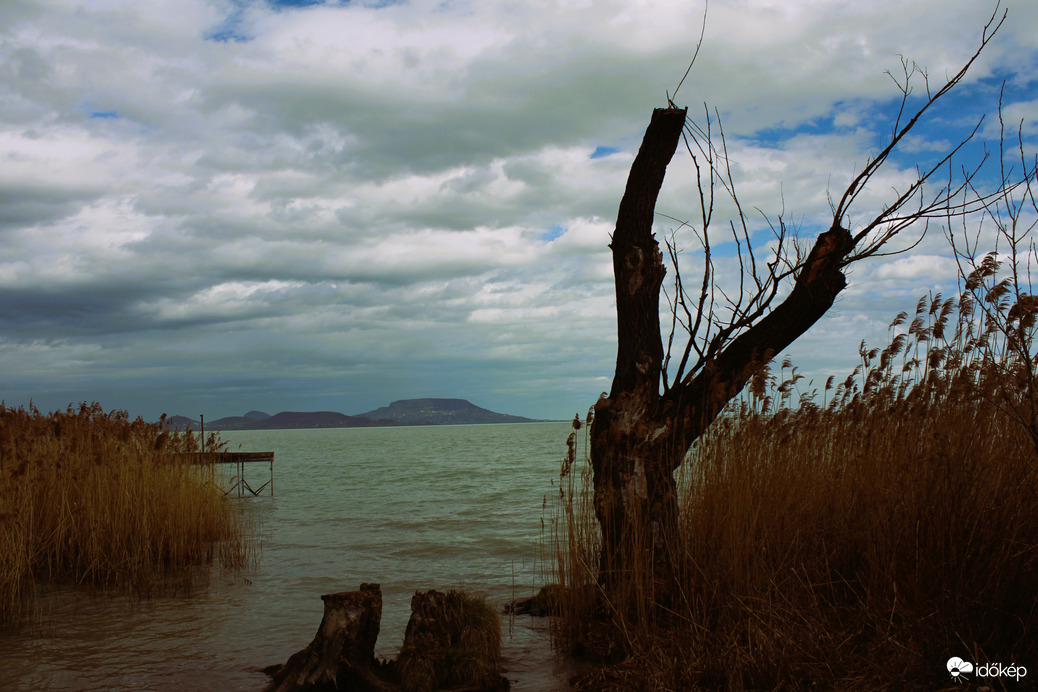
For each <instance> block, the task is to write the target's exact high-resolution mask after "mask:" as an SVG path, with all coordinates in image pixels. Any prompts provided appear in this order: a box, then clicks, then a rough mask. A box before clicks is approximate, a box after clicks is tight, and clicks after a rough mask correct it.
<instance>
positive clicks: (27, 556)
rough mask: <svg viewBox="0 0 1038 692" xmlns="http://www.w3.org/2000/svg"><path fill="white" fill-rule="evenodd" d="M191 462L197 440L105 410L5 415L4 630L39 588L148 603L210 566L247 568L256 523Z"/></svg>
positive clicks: (0, 611)
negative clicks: (174, 578)
mask: <svg viewBox="0 0 1038 692" xmlns="http://www.w3.org/2000/svg"><path fill="white" fill-rule="evenodd" d="M195 451H197V442H196V440H195V438H194V436H193V435H190V434H184V433H177V432H171V431H168V430H165V429H164V428H163V426H162V425H161V424H154V423H146V422H144V421H143V420H141V419H139V418H138V419H137V420H135V421H130V420H129V418H128V416H127V414H126V413H123V412H112V413H105V412H104V411H103V410H102V409H101V408H100V406H99V405H98V404H93V405H88V404H83V405H81V406H80V407H79V408H78V409H74V408H73V407H71V406H70V407H69V408H68V410H67V411H64V412H55V413H51V414H49V415H44V414H41V413H40V412H39V411H38V410H37V409H35V408H34V407H32V406H30V408H29V409H28V410H26V409H24V408H17V409H14V408H8V407H6V406H4V405H3V404H0V625H4V624H9V623H10V622H12V621H14V620H16V619H18V618H19V617H20V615H21V614H22V613H23V610H24V608H23V607H24V606H25V597H26V596H27V595H28V594H30V593H31V592H32V587H33V584H34V583H36V582H38V581H43V582H49V583H73V584H92V585H98V586H115V585H120V586H129V587H130V588H131V589H133V590H134V591H135V592H147V591H149V590H151V589H152V588H154V587H155V586H156V585H157V584H158V583H159V582H160V581H161V579H162V578H163V577H165V576H168V575H175V574H177V573H178V572H182V571H183V570H185V569H186V568H188V567H191V566H196V565H208V564H211V563H212V562H213V560H214V559H218V560H219V561H220V562H221V563H222V564H224V565H227V566H229V567H233V568H238V567H241V566H243V565H244V564H245V561H246V558H247V553H248V545H247V536H248V524H249V521H250V520H249V518H248V517H247V516H245V515H244V514H243V509H242V508H241V507H240V506H239V504H238V503H233V502H229V501H227V500H226V499H225V498H224V497H223V492H222V491H221V490H220V489H219V488H218V487H217V486H216V485H214V484H213V483H212V482H211V481H212V480H213V474H214V468H213V464H212V463H209V464H197V463H193V462H194V460H195V459H196V458H197V457H196V456H195V455H187V454H186V453H191V452H195Z"/></svg>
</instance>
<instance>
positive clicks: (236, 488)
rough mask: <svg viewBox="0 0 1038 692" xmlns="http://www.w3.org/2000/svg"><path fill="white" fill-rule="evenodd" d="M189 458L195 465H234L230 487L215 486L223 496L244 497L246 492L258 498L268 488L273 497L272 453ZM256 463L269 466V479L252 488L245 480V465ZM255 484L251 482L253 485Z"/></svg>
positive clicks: (219, 453) (211, 455)
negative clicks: (235, 495) (221, 491)
mask: <svg viewBox="0 0 1038 692" xmlns="http://www.w3.org/2000/svg"><path fill="white" fill-rule="evenodd" d="M190 456H192V457H194V459H193V461H194V463H196V464H234V467H235V468H234V475H233V476H231V485H230V487H227V488H225V487H223V485H222V484H217V485H218V486H219V488H220V489H221V490H223V494H224V495H231V494H234V493H237V496H238V497H245V494H246V493H247V492H248V493H252V495H253V496H258V495H259V494H260V493H262V492H263V491H264V490H265V489H266V488H270V496H271V497H274V452H196V453H194V454H191V455H190ZM256 463H263V464H269V468H270V477H269V478H268V479H267V481H266V482H265V483H264V484H263V485H261V486H259V487H258V488H253V487H252V485H250V484H249V482H248V481H247V480H246V479H245V465H246V464H256ZM255 482H256V481H255V480H253V483H255Z"/></svg>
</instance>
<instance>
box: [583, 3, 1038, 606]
mask: <svg viewBox="0 0 1038 692" xmlns="http://www.w3.org/2000/svg"><path fill="white" fill-rule="evenodd" d="M1005 16H1006V15H1005V13H1004V12H1002V13H1001V14H999V8H998V7H997V6H996V8H995V11H994V13H993V14H992V16H991V18H990V19H989V21H988V22H987V24H985V26H984V29H983V31H982V33H981V40H980V46H979V47H978V49H977V50H976V52H975V53H974V54H973V55H972V57H970V58H969V60H967V61H966V63H965V65H964V66H963V67H962V69H961V70H959V72H957V73H956V74H955V75H953V76H952V77H951V78H950V79H949V80H948V81H947V83H946V84H944V86H942V87H941V88H940V89H937V90H936V91H931V89H930V84H929V80H928V78H927V75H926V73H925V71H922V70H920V69H919V68H918V67H916V66H915V65H914V64H913V63H910V62H907V61H905V60H902V70H903V73H899V74H897V75H893V74H891V77H892V78H893V79H894V82H895V83H896V84H897V86H898V88H899V89H900V92H901V109H900V111H899V113H898V116H897V118H896V120H895V122H894V123H893V127H892V130H891V133H892V134H891V136H890V139H889V141H888V142H887V144H886V146H885V147H884V148H883V149H882V150H881V151H879V153H877V154H876V155H875V156H873V157H872V158H871V159H869V160H868V161H867V162H866V164H865V166H864V167H863V169H862V170H861V172H860V173H858V174H857V175H856V176H855V177H854V179H853V180H852V181H851V182H850V184H849V185H848V186H847V188H846V190H844V191H843V193H842V194H841V195H840V196H839V197H838V198H836V197H831V198H830V206H831V210H832V223H831V226H830V228H829V229H828V230H827V231H825V232H823V233H821V234H820V235H819V236H818V237H817V238H816V239H815V241H814V243H813V245H812V246H811V247H810V248H808V247H805V246H802V245H800V244H799V243H798V242H797V240H796V238H794V237H792V234H791V233H790V232H789V231H788V229H787V226H786V224H785V222H784V221H783V219H782V218H781V217H779V218H778V220H777V222H772V223H771V228H772V231H773V233H774V237H773V238H771V239H769V240H770V241H771V242H772V243H773V248H776V249H774V250H773V251H771V252H769V255H768V257H767V258H766V261H762V258H761V257H759V256H758V254H759V253H758V252H757V251H756V250H755V248H754V244H753V242H751V235H752V234H751V231H750V224H749V222H748V220H747V217H746V215H745V214H744V213H743V211H742V206H741V204H740V203H739V199H738V196H737V194H736V189H735V180H734V177H733V175H732V173H731V170H730V169H729V165H728V153H727V150H726V144H725V138H724V132H723V130H722V129H721V128H720V124H719V123H720V121H719V118H718V117H717V116H716V115H714V116H712V115H711V114H710V112H709V111H707V112H706V116H705V125H703V126H700V125H696V124H695V123H694V122H692V121H690V120H689V119H688V117H687V110H686V109H682V108H677V107H676V106H674V103H673V101H672V100H670V99H668V101H669V106H668V107H667V108H658V109H656V110H654V111H653V114H652V118H651V120H650V122H649V126H648V128H647V129H646V131H645V135H644V138H643V140H642V144H641V147H640V149H639V151H638V154H637V156H636V158H635V160H634V162H633V164H632V166H631V170H630V173H629V177H628V180H627V186H626V189H625V191H624V195H623V198H622V200H621V202H620V207H619V211H618V213H617V221H616V229H615V232H614V233H613V235H612V242H611V243H610V248H611V250H612V257H613V272H614V279H615V286H616V310H617V331H618V347H617V359H616V370H615V372H614V375H613V381H612V387H611V389H610V391H609V393H608V395H603V396H602V397H601V398H600V399H599V400H598V402H597V403H596V404H595V405H594V414H593V422H592V424H591V429H590V449H589V452H590V460H591V466H592V471H593V480H594V508H595V513H596V517H597V519H598V521H599V524H600V528H601V539H602V540H601V546H600V553H599V561H598V580H599V584H600V586H601V587H602V588H603V590H604V592H605V594H606V595H607V596H608V597H609V598H610V599H611V600H612V601H613V602H614V603H626V604H628V605H630V604H631V603H632V602H633V601H638V600H639V599H637V598H636V599H633V600H632V593H630V591H635V592H636V593H637V594H638V595H639V596H640V597H641V599H640V601H639V603H640V604H641V605H644V603H645V602H648V603H650V604H655V605H656V606H657V608H653V610H654V611H658V610H659V609H660V608H662V609H664V610H666V609H668V608H670V607H671V606H673V605H676V604H677V603H676V601H675V599H678V598H680V597H681V594H679V593H676V591H677V584H678V583H680V579H679V578H678V577H679V575H678V574H676V570H677V569H679V568H680V567H679V565H680V564H681V561H680V560H679V559H677V558H678V556H679V555H680V552H681V540H680V535H679V531H678V504H677V495H676V488H675V479H674V471H675V470H676V469H677V468H678V466H679V465H680V464H681V462H682V460H683V459H684V458H685V456H686V454H687V453H688V450H689V448H690V447H691V446H692V444H693V443H694V442H695V441H696V439H697V438H699V437H700V435H702V434H703V432H704V431H705V430H706V428H707V427H708V426H709V425H710V423H711V422H712V421H713V420H714V419H715V418H717V416H718V415H719V414H720V413H721V411H722V410H723V409H724V408H725V406H726V405H727V403H728V402H729V401H730V400H731V399H733V398H734V397H735V396H736V395H738V393H739V392H740V391H741V390H742V389H743V387H744V386H745V385H746V384H747V382H748V381H749V380H750V379H751V377H752V376H753V375H754V374H755V373H756V372H758V371H759V369H760V367H761V366H762V365H763V364H764V363H766V362H767V361H769V360H770V359H771V358H773V357H774V356H775V355H776V354H778V353H779V352H780V351H782V350H783V349H785V348H786V347H787V346H789V345H790V344H791V343H793V341H794V340H796V339H797V338H798V337H799V336H801V335H802V334H804V333H805V332H806V331H808V329H810V328H811V326H812V325H814V324H815V323H816V322H817V321H818V320H819V319H820V318H821V317H822V316H823V315H825V313H826V312H827V311H828V310H829V309H830V308H831V307H832V305H833V301H834V300H835V298H836V296H837V295H838V294H839V293H840V292H841V291H842V290H843V289H844V288H845V287H846V286H847V279H846V276H845V274H844V270H845V269H846V268H847V267H848V266H849V265H851V264H853V263H855V262H858V261H860V260H863V259H866V258H868V257H872V256H876V255H880V254H891V252H892V251H891V250H890V249H888V248H886V246H887V244H888V242H889V241H890V240H891V239H893V238H895V237H896V236H898V235H899V234H900V233H901V232H902V231H904V230H905V229H908V228H910V227H911V228H912V229H913V230H912V232H913V233H915V232H917V230H918V233H919V234H920V237H919V239H921V236H922V234H923V233H925V230H926V226H927V225H928V223H929V221H930V220H931V219H937V218H941V219H944V220H946V221H947V220H948V217H949V216H966V215H970V214H972V213H974V212H977V211H982V210H983V209H984V208H985V204H986V203H987V202H988V201H989V200H990V199H992V197H993V196H997V195H998V194H1000V191H996V192H994V193H990V194H986V193H981V192H978V188H979V187H980V185H979V183H978V182H977V176H978V173H979V171H980V165H978V166H976V167H974V168H971V169H964V170H963V171H962V175H961V177H960V176H956V177H955V178H953V177H952V176H951V175H950V172H951V171H952V160H953V157H955V156H956V154H958V153H959V152H960V151H961V150H962V148H963V147H964V146H965V145H966V144H967V142H968V141H970V139H972V138H973V136H974V135H975V134H976V133H977V131H978V130H979V128H980V122H978V123H977V125H976V127H975V128H974V129H973V131H972V132H971V133H970V134H969V135H968V136H967V137H965V138H964V139H963V140H962V141H961V142H959V144H958V145H956V146H954V147H952V148H951V149H950V150H949V151H948V152H947V153H946V155H944V156H943V157H942V158H941V159H940V160H939V161H937V162H936V163H934V164H933V165H931V166H928V167H926V168H922V169H917V170H918V176H917V178H916V179H915V180H914V181H913V182H912V183H911V184H909V185H908V187H907V188H906V189H904V190H903V191H898V190H895V191H894V193H893V194H894V199H893V200H892V201H891V202H890V203H889V204H888V205H887V206H886V207H885V208H883V209H882V210H881V211H880V212H879V213H878V214H876V215H875V216H874V217H872V218H871V219H867V220H866V222H865V223H863V224H861V225H860V226H852V224H851V223H850V221H849V219H848V215H849V211H850V209H851V207H852V206H853V205H854V203H855V202H856V201H857V200H858V199H859V197H860V196H861V194H862V192H863V190H865V189H866V188H867V187H868V186H869V184H870V183H871V182H872V181H873V179H874V178H875V177H876V175H877V173H878V172H879V171H880V169H881V167H882V166H883V165H884V164H885V163H886V162H887V161H888V159H889V158H890V156H891V154H892V153H893V152H894V151H895V150H896V149H897V148H898V146H899V145H900V144H902V143H903V142H904V140H905V138H906V137H907V136H908V135H909V133H911V132H912V131H913V129H914V128H915V127H916V125H917V124H918V123H919V122H920V120H921V119H922V118H923V117H924V116H925V115H926V114H927V112H928V111H930V110H931V109H932V108H933V106H934V105H935V104H936V103H937V102H938V101H940V100H941V99H942V97H944V96H945V95H946V94H948V92H950V91H951V90H952V89H953V88H955V87H956V86H957V85H958V84H959V83H960V82H961V81H962V80H963V78H964V77H965V75H966V73H967V71H968V70H969V68H970V67H971V66H972V65H973V63H974V62H975V61H976V60H977V58H978V57H979V56H980V54H981V52H982V51H983V50H984V48H985V47H986V46H987V45H988V44H989V42H990V41H991V40H992V36H993V35H994V34H995V32H997V30H998V29H999V27H1000V26H1001V25H1002V23H1003V22H1004V21H1005ZM920 82H921V83H922V86H923V87H925V92H924V95H923V96H922V99H921V105H919V106H918V107H917V108H914V109H913V108H912V107H911V105H912V103H913V102H914V100H913V99H910V95H911V94H912V93H913V89H914V88H916V87H917V85H918V84H919V83H920ZM679 87H680V85H679ZM682 141H684V143H685V147H686V149H687V151H688V153H689V155H690V157H691V160H692V163H693V165H694V167H695V171H696V173H697V179H698V193H699V202H698V207H699V209H698V218H697V219H696V220H695V221H694V222H688V223H687V224H683V226H684V225H687V226H688V227H689V228H690V229H691V230H692V232H693V233H694V234H695V235H696V236H697V238H698V240H699V241H700V242H701V244H702V250H703V253H702V255H703V264H702V276H701V280H700V281H698V282H697V284H696V287H695V289H693V290H692V291H688V290H686V286H685V283H684V281H683V280H682V276H681V272H680V270H679V269H678V264H677V260H678V255H679V252H678V249H677V247H676V246H675V244H674V243H673V242H669V241H668V242H667V243H666V250H667V253H668V255H669V258H670V260H671V261H672V264H673V266H674V270H675V271H674V277H673V290H672V291H668V292H665V295H666V297H667V300H668V303H669V307H670V326H669V330H668V336H667V338H666V342H665V341H664V333H663V330H662V329H661V323H660V300H661V292H663V287H664V280H665V278H666V275H667V269H666V265H665V263H664V255H663V252H662V251H661V248H660V245H659V243H658V242H657V240H656V238H655V236H654V235H653V232H652V227H653V221H654V218H655V206H656V201H657V197H658V195H659V191H660V187H661V185H662V184H663V180H664V176H665V173H666V169H667V166H668V164H669V163H670V161H671V159H672V157H673V155H674V153H675V151H676V150H677V147H678V144H679V143H681V142H682ZM945 171H948V172H949V175H945V174H944V172H945ZM1027 176H1033V170H1032V171H1030V172H1025V173H1024V177H1025V178H1026V177H1027ZM953 180H957V181H958V182H952V181H953ZM1012 185H1013V183H1012V182H1011V181H1009V180H1007V179H1005V178H1003V179H1002V181H1001V191H1004V190H1005V189H1007V188H1009V187H1011V186H1012ZM719 201H726V202H727V203H730V204H733V205H734V208H735V209H736V214H735V217H734V219H733V220H732V221H729V222H727V223H726V224H725V230H724V232H725V233H726V234H729V235H730V236H731V237H732V238H733V239H734V242H735V244H736V248H737V255H738V261H739V267H740V270H739V276H738V277H737V280H734V281H730V283H731V284H734V285H736V286H737V289H736V290H734V291H733V290H728V291H726V290H724V289H723V288H722V287H721V286H719V284H718V281H717V276H716V275H715V268H714V263H713V260H712V257H711V239H712V236H711V228H712V227H714V226H715V225H716V224H715V223H714V218H713V215H714V211H715V206H717V204H715V203H718V202H719ZM919 239H916V241H915V242H916V243H918V241H919ZM912 247H914V244H912ZM906 249H910V248H902V249H901V250H897V251H899V252H903V251H905V250H906ZM678 334H680V335H682V336H681V338H680V339H678V340H677V342H678V343H677V344H676V343H675V336H676V335H678ZM682 340H683V341H684V345H683V346H682V345H681V343H680V342H681V341H682ZM675 364H676V365H675ZM672 367H673V372H668V370H669V369H670V368H672ZM646 599H648V600H647V601H646Z"/></svg>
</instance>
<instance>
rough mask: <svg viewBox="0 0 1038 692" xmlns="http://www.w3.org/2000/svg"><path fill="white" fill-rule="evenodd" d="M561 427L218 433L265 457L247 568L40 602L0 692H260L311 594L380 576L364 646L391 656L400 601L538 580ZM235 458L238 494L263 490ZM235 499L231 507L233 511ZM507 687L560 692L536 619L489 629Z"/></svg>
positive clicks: (12, 644) (9, 658)
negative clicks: (131, 590) (181, 586)
mask: <svg viewBox="0 0 1038 692" xmlns="http://www.w3.org/2000/svg"><path fill="white" fill-rule="evenodd" d="M568 426H569V424H568V423H527V424H519V425H483V426H426V427H408V428H360V429H331V430H328V429H324V430H270V431H250V432H234V433H231V432H228V433H224V434H223V438H224V439H225V440H228V441H230V442H231V445H230V449H231V450H235V449H239V448H240V449H241V450H243V451H274V452H275V463H274V497H273V498H270V497H260V498H248V499H246V500H241V501H243V502H249V503H252V505H253V507H254V509H255V511H256V514H257V516H258V518H259V520H260V524H261V531H260V547H261V551H260V555H259V563H258V565H257V566H256V567H255V568H254V569H252V570H250V571H249V572H248V573H247V574H246V575H245V576H246V577H247V579H243V578H241V577H233V576H229V575H223V574H218V573H215V572H214V573H213V574H212V575H211V577H210V580H209V584H208V587H207V588H205V589H204V591H200V592H196V593H194V594H191V595H181V596H163V597H157V598H152V599H148V600H143V601H138V602H135V603H131V602H129V601H128V600H127V599H125V598H122V597H97V596H96V595H90V594H87V593H85V592H82V591H76V590H72V589H68V588H63V589H58V590H54V591H50V592H47V593H44V594H41V598H40V608H41V619H40V621H39V623H38V624H37V625H36V626H34V627H33V628H31V629H23V630H21V631H18V632H13V633H12V632H8V633H4V634H0V679H3V689H5V690H106V691H107V690H133V691H135V692H136V691H138V690H170V691H172V690H177V691H178V692H188V691H192V690H199V691H204V690H220V691H221V692H230V691H231V690H252V691H258V690H261V689H262V688H263V686H264V685H265V684H266V683H267V678H266V676H264V675H263V674H262V673H259V672H257V671H258V670H259V669H261V668H262V667H264V666H267V665H270V664H273V663H282V662H284V661H285V660H287V659H288V657H289V656H290V655H291V654H293V653H294V652H296V651H298V650H299V649H302V648H303V647H304V646H306V645H307V644H308V643H309V642H310V640H311V639H312V638H313V636H314V633H315V632H316V630H317V625H318V624H319V623H320V620H321V614H322V603H321V600H320V595H321V594H325V593H332V592H336V591H348V590H353V589H356V588H358V586H359V585H360V583H361V582H378V583H380V584H381V585H382V593H383V598H384V605H383V619H382V631H381V634H380V636H379V642H378V653H380V654H381V655H383V656H385V657H386V658H392V657H393V656H395V655H396V653H397V649H398V648H399V646H400V643H401V640H402V638H403V631H404V627H405V625H406V622H407V618H408V616H409V610H410V598H411V595H412V594H413V593H414V591H416V590H424V589H429V588H439V589H444V588H451V587H466V588H469V589H472V590H474V591H478V592H482V593H485V594H487V595H488V596H489V597H490V598H491V599H492V600H493V601H495V602H497V603H501V604H503V603H504V602H506V601H508V600H510V599H511V598H513V597H520V596H526V595H529V594H531V593H532V592H533V589H534V588H535V586H537V585H539V583H540V581H541V577H540V574H539V570H540V565H539V563H538V541H539V539H540V534H541V518H542V502H543V499H544V495H545V493H546V492H547V491H548V489H549V487H550V486H549V483H550V480H551V478H552V477H553V476H555V474H557V473H558V467H559V460H560V459H561V458H562V456H563V454H564V452H565V439H566V435H567V434H568V432H569V427H568ZM267 475H269V470H268V468H267V466H266V465H264V464H254V465H251V466H250V467H249V468H248V469H247V472H246V478H247V480H249V482H250V483H252V484H253V485H257V484H259V483H262V482H263V481H265V480H266V478H265V477H266V476H267ZM235 501H237V500H235ZM503 630H504V645H505V651H504V655H505V666H506V668H507V669H508V670H507V673H506V674H507V676H508V677H509V679H511V680H512V689H514V690H537V691H547V690H553V689H565V687H566V685H565V680H566V678H567V676H568V674H569V672H570V671H569V669H568V667H567V666H566V664H565V663H564V662H562V661H559V660H557V659H555V657H554V656H553V655H552V654H551V652H550V650H549V645H548V636H547V631H546V623H544V622H538V621H536V620H533V619H531V618H515V619H514V620H513V621H511V622H510V621H509V620H508V619H507V618H503Z"/></svg>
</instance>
